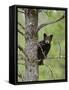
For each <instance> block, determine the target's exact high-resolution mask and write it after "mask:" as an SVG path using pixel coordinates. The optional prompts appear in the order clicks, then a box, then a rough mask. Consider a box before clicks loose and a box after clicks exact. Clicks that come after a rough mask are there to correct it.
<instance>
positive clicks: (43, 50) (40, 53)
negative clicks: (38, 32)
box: [37, 33, 53, 65]
mask: <svg viewBox="0 0 69 90" xmlns="http://www.w3.org/2000/svg"><path fill="white" fill-rule="evenodd" d="M52 37H53V35H50V36H47V35H46V34H45V33H44V40H42V41H40V42H39V45H38V49H37V57H38V59H39V60H40V61H39V63H38V64H39V65H43V59H44V58H45V57H47V54H48V52H49V50H50V47H51V40H52Z"/></svg>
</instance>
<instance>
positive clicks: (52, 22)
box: [37, 15, 65, 32]
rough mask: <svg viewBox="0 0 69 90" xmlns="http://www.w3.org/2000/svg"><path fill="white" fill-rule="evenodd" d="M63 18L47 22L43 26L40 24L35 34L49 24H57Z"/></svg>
mask: <svg viewBox="0 0 69 90" xmlns="http://www.w3.org/2000/svg"><path fill="white" fill-rule="evenodd" d="M64 17H65V16H64V15H63V16H62V17H60V18H59V19H57V20H55V21H51V22H48V23H44V24H41V25H40V26H39V27H38V29H37V32H38V31H39V30H40V29H41V28H43V27H44V26H47V25H50V24H54V23H57V22H59V21H61V20H62V19H63V18H64Z"/></svg>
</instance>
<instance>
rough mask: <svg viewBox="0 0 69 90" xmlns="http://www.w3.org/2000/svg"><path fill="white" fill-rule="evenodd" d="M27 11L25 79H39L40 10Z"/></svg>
mask: <svg viewBox="0 0 69 90" xmlns="http://www.w3.org/2000/svg"><path fill="white" fill-rule="evenodd" d="M24 11H25V41H26V46H25V51H26V54H27V55H28V58H27V59H26V60H25V77H24V81H37V80H38V76H39V70H38V68H39V67H38V64H37V40H38V36H37V27H38V10H36V9H24Z"/></svg>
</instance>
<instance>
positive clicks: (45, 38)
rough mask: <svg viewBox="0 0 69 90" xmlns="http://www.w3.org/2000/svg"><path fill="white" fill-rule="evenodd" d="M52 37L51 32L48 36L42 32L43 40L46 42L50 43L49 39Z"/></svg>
mask: <svg viewBox="0 0 69 90" xmlns="http://www.w3.org/2000/svg"><path fill="white" fill-rule="evenodd" d="M52 38H53V35H52V34H51V35H49V36H47V35H46V33H44V42H45V43H46V44H50V43H51V41H52Z"/></svg>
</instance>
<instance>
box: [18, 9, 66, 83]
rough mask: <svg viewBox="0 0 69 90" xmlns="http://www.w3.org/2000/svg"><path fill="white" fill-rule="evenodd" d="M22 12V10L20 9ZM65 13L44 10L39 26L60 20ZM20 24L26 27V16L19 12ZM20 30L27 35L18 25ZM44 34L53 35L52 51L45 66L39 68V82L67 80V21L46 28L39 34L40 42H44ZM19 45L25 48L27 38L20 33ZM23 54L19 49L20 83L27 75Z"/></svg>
mask: <svg viewBox="0 0 69 90" xmlns="http://www.w3.org/2000/svg"><path fill="white" fill-rule="evenodd" d="M18 11H22V9H20V8H19V9H18ZM63 14H65V12H64V11H60V10H42V12H40V13H39V15H38V25H40V24H42V23H44V22H49V21H53V20H56V19H58V18H60V17H61V16H62V15H63ZM18 23H21V24H22V25H23V26H25V16H24V14H23V13H21V12H18ZM18 30H20V31H21V32H23V33H25V31H24V30H23V29H22V27H21V26H20V25H19V24H18ZM43 33H46V34H47V35H50V34H53V40H52V43H51V49H50V51H49V53H48V56H47V59H45V60H44V65H41V66H39V80H58V79H65V19H62V20H61V21H59V22H57V23H54V24H51V25H48V26H45V27H43V28H42V29H41V30H40V31H39V32H38V41H41V40H43ZM18 44H19V45H20V46H21V47H22V48H25V38H24V36H22V35H21V34H20V33H18ZM24 57H25V56H24V55H23V53H22V52H21V51H20V50H19V49H18V81H19V82H21V81H23V76H24V73H25V65H24V59H23V58H24Z"/></svg>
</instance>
